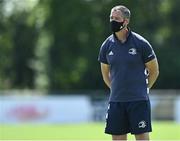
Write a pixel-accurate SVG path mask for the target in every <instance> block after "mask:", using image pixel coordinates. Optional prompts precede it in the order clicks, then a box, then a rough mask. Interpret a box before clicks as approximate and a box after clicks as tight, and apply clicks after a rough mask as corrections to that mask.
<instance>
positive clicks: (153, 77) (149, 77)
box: [148, 72, 159, 88]
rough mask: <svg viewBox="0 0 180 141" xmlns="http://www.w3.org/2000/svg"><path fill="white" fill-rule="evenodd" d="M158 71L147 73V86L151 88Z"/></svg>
mask: <svg viewBox="0 0 180 141" xmlns="http://www.w3.org/2000/svg"><path fill="white" fill-rule="evenodd" d="M158 75H159V72H153V73H149V76H148V88H151V87H152V86H153V84H154V83H155V82H156V80H157V78H158Z"/></svg>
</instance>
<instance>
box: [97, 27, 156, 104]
mask: <svg viewBox="0 0 180 141" xmlns="http://www.w3.org/2000/svg"><path fill="white" fill-rule="evenodd" d="M155 57H156V55H155V53H154V51H153V49H152V47H151V45H150V44H149V42H148V41H147V40H146V39H144V38H143V37H142V36H140V35H139V34H137V33H135V32H132V31H129V33H128V37H127V40H126V42H124V43H121V42H120V41H119V40H118V39H117V37H116V36H115V35H114V34H112V35H110V36H109V37H108V38H107V39H106V40H105V41H104V42H103V44H102V46H101V48H100V52H99V56H98V60H99V61H100V62H101V63H104V64H108V65H109V66H110V79H111V89H110V90H111V91H110V99H109V100H110V101H111V102H127V101H136V100H147V99H148V91H147V81H146V78H147V75H146V73H145V72H146V71H145V63H147V62H148V61H151V60H152V59H154V58H155Z"/></svg>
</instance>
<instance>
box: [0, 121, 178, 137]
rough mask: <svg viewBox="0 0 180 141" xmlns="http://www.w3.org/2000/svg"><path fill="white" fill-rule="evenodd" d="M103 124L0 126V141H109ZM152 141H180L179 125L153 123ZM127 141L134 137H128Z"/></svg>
mask: <svg viewBox="0 0 180 141" xmlns="http://www.w3.org/2000/svg"><path fill="white" fill-rule="evenodd" d="M103 132H104V123H88V124H57V125H40V124H38V125H33V124H32V125H27V124H24V125H2V124H1V125H0V140H11V139H13V140H20V139H23V140H108V139H109V140H111V136H109V135H106V134H104V133H103ZM150 136H151V139H153V140H180V124H177V123H174V122H153V132H152V133H151V134H150ZM128 139H133V140H134V136H132V135H130V134H129V135H128Z"/></svg>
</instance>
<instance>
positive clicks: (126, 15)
mask: <svg viewBox="0 0 180 141" xmlns="http://www.w3.org/2000/svg"><path fill="white" fill-rule="evenodd" d="M112 10H120V11H121V13H122V16H123V17H124V18H127V19H129V20H130V17H131V12H130V10H129V9H128V8H127V7H125V6H123V5H117V6H115V7H113V8H112Z"/></svg>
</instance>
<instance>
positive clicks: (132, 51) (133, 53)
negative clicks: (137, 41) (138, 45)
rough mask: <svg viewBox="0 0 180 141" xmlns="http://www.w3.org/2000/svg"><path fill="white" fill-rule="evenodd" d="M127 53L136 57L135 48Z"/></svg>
mask: <svg viewBox="0 0 180 141" xmlns="http://www.w3.org/2000/svg"><path fill="white" fill-rule="evenodd" d="M128 53H129V54H131V55H136V54H137V51H136V49H135V48H131V49H129V51H128Z"/></svg>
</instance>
